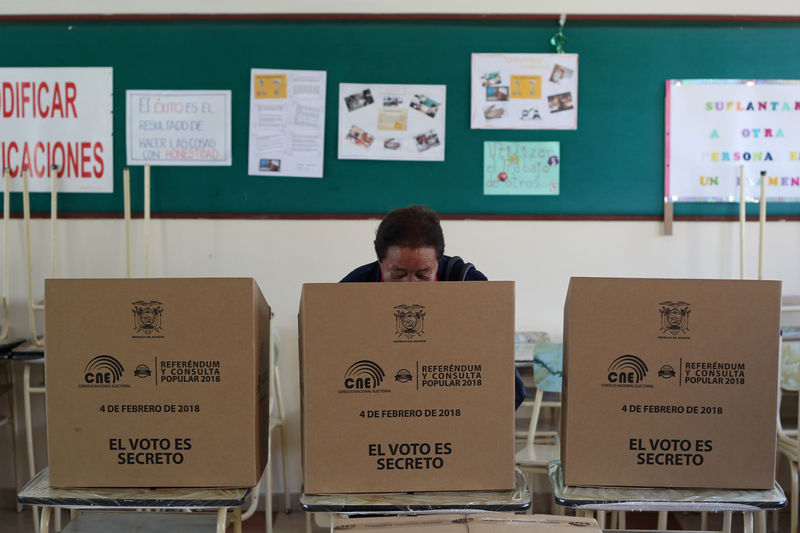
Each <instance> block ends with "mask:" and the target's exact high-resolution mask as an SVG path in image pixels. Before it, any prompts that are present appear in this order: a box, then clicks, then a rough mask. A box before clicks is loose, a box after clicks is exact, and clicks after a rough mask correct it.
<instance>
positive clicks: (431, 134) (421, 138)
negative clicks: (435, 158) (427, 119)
mask: <svg viewBox="0 0 800 533" xmlns="http://www.w3.org/2000/svg"><path fill="white" fill-rule="evenodd" d="M414 140H415V141H417V151H418V152H424V151H426V150H430V149H431V148H433V147H434V146H439V136H438V135H436V132H435V131H433V130H430V131H426V132H425V133H421V134H419V135H417V136H416V137H414Z"/></svg>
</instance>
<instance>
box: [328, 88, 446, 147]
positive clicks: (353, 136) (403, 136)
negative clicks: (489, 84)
mask: <svg viewBox="0 0 800 533" xmlns="http://www.w3.org/2000/svg"><path fill="white" fill-rule="evenodd" d="M445 92H446V87H445V86H444V85H378V84H364V83H340V84H339V159H386V160H396V161H444V125H445V120H444V119H445Z"/></svg>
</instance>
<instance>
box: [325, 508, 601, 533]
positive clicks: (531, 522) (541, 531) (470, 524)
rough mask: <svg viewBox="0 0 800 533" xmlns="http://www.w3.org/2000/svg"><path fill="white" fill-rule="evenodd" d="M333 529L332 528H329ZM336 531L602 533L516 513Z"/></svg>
mask: <svg viewBox="0 0 800 533" xmlns="http://www.w3.org/2000/svg"><path fill="white" fill-rule="evenodd" d="M328 525H329V526H330V524H328ZM333 530H336V531H338V530H345V531H355V532H358V531H364V532H373V531H415V532H416V531H425V532H431V533H433V532H436V533H440V532H446V533H497V532H499V531H502V532H504V533H509V532H514V531H520V532H523V531H524V532H525V533H556V532H559V531H560V532H564V533H571V532H573V531H576V530H581V531H582V532H583V533H588V532H592V533H600V527H599V526H598V525H597V522H596V521H595V520H594V519H593V518H581V517H574V516H551V515H540V514H539V515H528V514H514V513H485V512H484V513H479V514H476V513H471V514H467V513H458V514H439V515H435V516H431V515H420V516H403V517H396V516H381V517H369V518H363V517H357V518H350V517H348V518H336V520H335V524H334V525H333Z"/></svg>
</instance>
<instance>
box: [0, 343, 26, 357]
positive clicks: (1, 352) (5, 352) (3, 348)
mask: <svg viewBox="0 0 800 533" xmlns="http://www.w3.org/2000/svg"><path fill="white" fill-rule="evenodd" d="M23 342H25V339H6V340H4V341H0V359H2V358H5V357H8V356H9V355H10V352H11V350H12V349H14V348H16V347H17V346H19V345H20V344H22V343H23Z"/></svg>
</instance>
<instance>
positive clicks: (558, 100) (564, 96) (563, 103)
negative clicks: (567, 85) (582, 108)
mask: <svg viewBox="0 0 800 533" xmlns="http://www.w3.org/2000/svg"><path fill="white" fill-rule="evenodd" d="M547 105H548V106H549V107H550V112H551V113H558V112H559V111H567V110H569V109H572V94H571V93H561V94H554V95H552V96H548V97H547Z"/></svg>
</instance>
